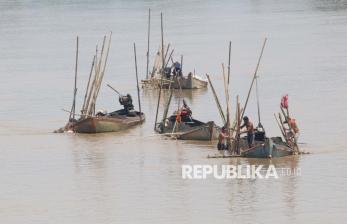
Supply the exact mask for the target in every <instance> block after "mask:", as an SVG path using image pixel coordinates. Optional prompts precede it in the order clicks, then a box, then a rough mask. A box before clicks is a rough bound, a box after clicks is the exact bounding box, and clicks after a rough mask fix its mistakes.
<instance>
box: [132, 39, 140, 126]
mask: <svg viewBox="0 0 347 224" xmlns="http://www.w3.org/2000/svg"><path fill="white" fill-rule="evenodd" d="M134 56H135V73H136V85H137V100H138V102H139V110H140V120H141V113H142V111H141V99H140V87H139V77H138V74H137V58H136V45H135V43H134Z"/></svg>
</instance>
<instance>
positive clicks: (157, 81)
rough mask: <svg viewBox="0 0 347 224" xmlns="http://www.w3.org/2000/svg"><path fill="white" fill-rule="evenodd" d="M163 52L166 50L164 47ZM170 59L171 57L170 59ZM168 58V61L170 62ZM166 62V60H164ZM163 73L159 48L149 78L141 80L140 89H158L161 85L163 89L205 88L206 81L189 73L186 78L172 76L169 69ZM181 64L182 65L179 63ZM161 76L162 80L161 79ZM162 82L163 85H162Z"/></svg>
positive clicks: (165, 69)
mask: <svg viewBox="0 0 347 224" xmlns="http://www.w3.org/2000/svg"><path fill="white" fill-rule="evenodd" d="M165 49H166V50H165V51H167V50H168V48H167V47H165ZM170 58H171V57H170ZM170 58H169V59H168V60H170ZM165 61H166V59H165ZM167 64H168V63H166V64H165V68H164V71H163V63H162V56H161V48H159V50H158V52H157V55H156V58H155V61H154V66H153V69H152V71H151V72H150V74H149V75H150V77H148V78H147V79H145V80H142V81H141V82H142V87H145V88H148V87H149V88H160V86H161V84H162V87H161V88H163V89H169V88H172V89H203V88H207V85H208V82H207V80H205V79H203V78H201V77H199V76H197V75H195V72H194V74H193V73H192V72H189V73H188V75H187V76H184V75H183V73H181V74H180V75H177V76H176V75H173V74H172V72H171V67H167ZM181 64H182V63H181ZM162 76H163V79H162ZM162 81H163V83H162ZM170 84H171V85H170Z"/></svg>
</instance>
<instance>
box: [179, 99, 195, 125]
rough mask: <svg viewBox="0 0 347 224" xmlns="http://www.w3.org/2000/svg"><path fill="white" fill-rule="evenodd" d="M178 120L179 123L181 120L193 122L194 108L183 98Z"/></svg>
mask: <svg viewBox="0 0 347 224" xmlns="http://www.w3.org/2000/svg"><path fill="white" fill-rule="evenodd" d="M176 121H177V122H178V123H180V122H181V121H183V122H193V119H192V110H191V109H190V107H189V106H188V105H187V103H186V101H185V100H183V106H182V107H181V108H180V110H179V111H178V112H177V116H176Z"/></svg>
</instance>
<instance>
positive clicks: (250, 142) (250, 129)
mask: <svg viewBox="0 0 347 224" xmlns="http://www.w3.org/2000/svg"><path fill="white" fill-rule="evenodd" d="M244 127H246V130H245V131H242V132H241V133H240V135H241V134H244V133H247V143H248V147H249V148H251V147H252V146H253V141H254V127H253V123H252V122H251V121H250V120H249V118H248V117H247V116H244V117H243V125H242V126H241V127H240V128H241V129H242V128H244Z"/></svg>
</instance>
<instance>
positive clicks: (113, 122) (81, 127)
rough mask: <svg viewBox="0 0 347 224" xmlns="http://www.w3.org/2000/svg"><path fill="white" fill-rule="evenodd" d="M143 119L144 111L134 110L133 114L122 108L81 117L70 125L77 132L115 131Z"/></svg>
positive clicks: (140, 121) (136, 123) (133, 124)
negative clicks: (103, 113)
mask: <svg viewBox="0 0 347 224" xmlns="http://www.w3.org/2000/svg"><path fill="white" fill-rule="evenodd" d="M144 120H145V115H144V113H140V112H137V111H136V112H135V113H134V114H133V115H129V114H126V113H125V112H124V109H122V110H117V111H114V112H112V113H109V114H106V115H105V116H90V117H86V118H82V119H80V120H78V121H76V122H74V123H73V124H71V125H70V127H71V129H72V131H73V132H77V133H103V132H117V131H122V130H126V129H128V128H130V127H132V126H135V125H138V124H140V123H142V122H143V121H144Z"/></svg>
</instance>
